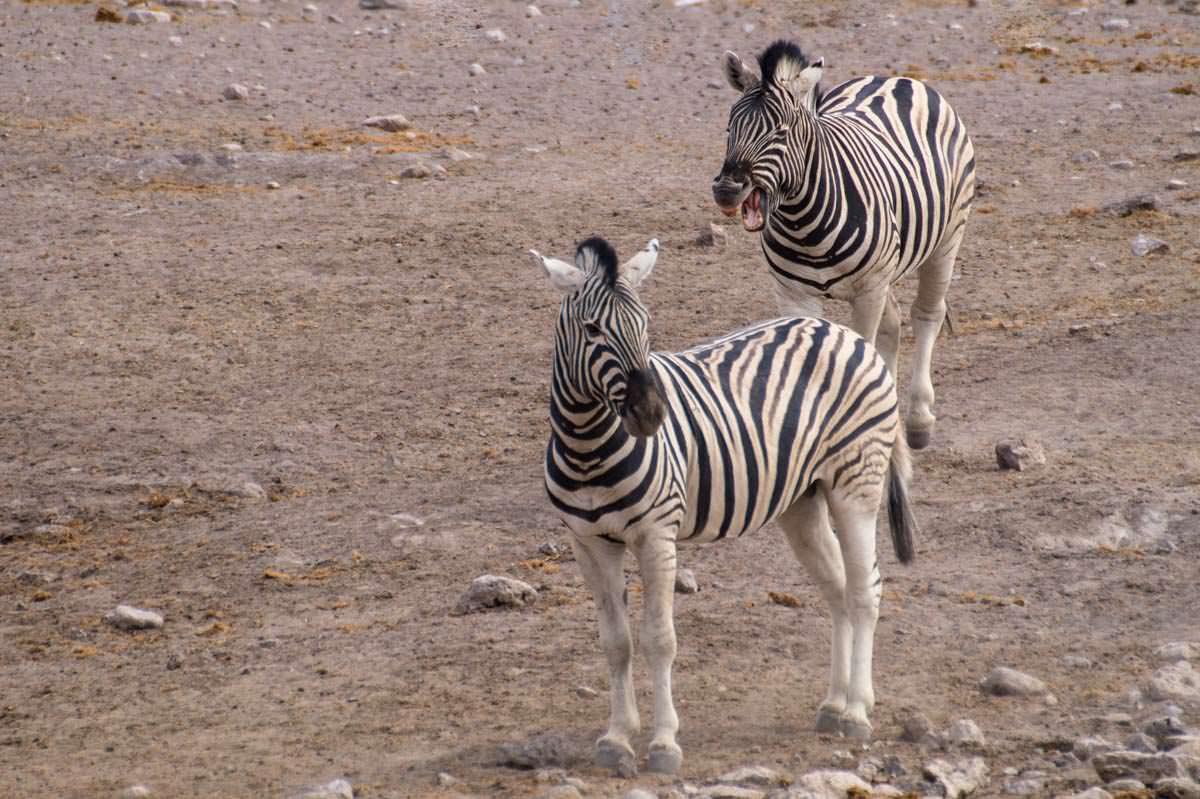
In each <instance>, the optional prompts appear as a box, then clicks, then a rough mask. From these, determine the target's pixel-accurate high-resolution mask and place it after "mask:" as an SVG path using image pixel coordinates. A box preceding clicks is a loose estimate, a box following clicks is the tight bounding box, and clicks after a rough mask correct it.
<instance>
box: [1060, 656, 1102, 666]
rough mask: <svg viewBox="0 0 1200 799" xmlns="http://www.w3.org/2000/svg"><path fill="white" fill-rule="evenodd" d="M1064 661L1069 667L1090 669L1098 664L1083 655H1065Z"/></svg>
mask: <svg viewBox="0 0 1200 799" xmlns="http://www.w3.org/2000/svg"><path fill="white" fill-rule="evenodd" d="M1062 662H1063V665H1064V666H1066V667H1067V668H1068V669H1090V668H1094V667H1095V665H1096V664H1095V663H1093V662H1092V661H1091V659H1090V658H1086V657H1084V656H1083V655H1063V659H1062Z"/></svg>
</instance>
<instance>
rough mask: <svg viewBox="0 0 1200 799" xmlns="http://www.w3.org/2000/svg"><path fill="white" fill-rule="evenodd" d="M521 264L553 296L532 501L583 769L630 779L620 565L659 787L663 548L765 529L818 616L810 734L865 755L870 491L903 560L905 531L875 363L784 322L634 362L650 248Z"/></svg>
mask: <svg viewBox="0 0 1200 799" xmlns="http://www.w3.org/2000/svg"><path fill="white" fill-rule="evenodd" d="M529 252H530V254H531V255H532V256H533V258H534V261H535V262H536V263H537V264H538V265H539V266H541V267H542V268H543V269H544V270H545V273H546V275H547V276H548V277H549V278H550V281H551V283H552V284H553V285H554V286H555V287H557V288H558V289H559V290H560V291H562V292H564V293H565V294H566V297H565V299H563V301H562V306H561V310H560V312H559V316H558V323H557V326H556V328H555V332H554V361H553V373H552V382H551V392H550V414H549V418H550V428H551V432H550V440H549V444H548V446H547V448H546V458H545V484H546V491H547V493H548V495H549V498H550V502H551V504H552V505H553V506H554V507H555V508H556V509H557V511H558V514H559V515H560V517H561V518H562V520H563V522H564V523H565V525H566V526H567V528H569V530H570V532H571V534H572V535H571V541H572V546H573V549H574V553H575V558H576V560H577V561H578V563H579V565H580V570H581V571H582V573H583V577H584V580H585V582H586V583H587V585H588V587H589V589H590V590H591V592H592V594H593V596H594V598H595V600H596V605H597V608H598V611H599V617H600V640H601V644H602V647H603V649H604V652H605V655H606V658H607V661H608V666H609V672H610V718H609V725H608V729H607V732H605V733H604V735H603V736H602V737H601V738H600V739H599V740H598V741H597V743H596V759H597V762H599V763H600V764H601V765H602V766H604V767H606V768H612V769H615V770H616V771H617V773H619V774H625V775H629V774H633V773H636V770H637V769H636V761H635V756H634V752H633V748H632V747H631V745H630V738H631V736H633V735H634V734H635V733H636V732H637V731H638V729H639V718H638V710H637V705H636V703H635V701H634V693H633V682H632V666H631V643H630V631H629V623H628V619H627V594H626V592H625V577H624V572H623V569H622V559H623V557H624V553H625V550H626V549H627V548H628V549H631V550H632V551H633V554H634V555H635V556H636V558H637V561H638V564H639V568H640V571H641V577H642V586H643V595H644V599H645V608H644V612H643V618H642V633H641V642H642V647H643V650H644V652H645V655H646V658H647V661H648V663H649V667H650V670H651V673H652V679H653V685H654V736H653V739H652V741H651V743H650V746H649V757H648V767H649V769H650V770H652V771H659V772H665V773H676V772H677V771H678V769H679V767H680V765H681V764H682V760H683V754H682V750H681V749H680V748H679V746H678V744H677V743H676V740H675V738H676V731H677V730H678V727H679V721H678V717H677V715H676V713H675V707H674V703H673V700H672V696H671V667H672V663H673V661H674V658H675V651H676V642H675V627H674V622H673V620H672V602H673V591H674V585H675V571H676V560H675V553H676V543H677V542H687V543H692V542H712V541H717V540H719V539H725V538H736V537H738V536H741V535H743V534H745V533H748V532H751V531H753V530H756V529H758V528H760V527H762V526H763V525H765V524H767V523H768V522H771V521H777V522H778V523H779V526H780V527H781V528H782V529H783V532H784V534H785V536H786V538H787V540H788V543H789V544H790V545H791V547H792V549H793V550H794V552H795V554H796V556H797V558H798V559H799V560H800V561H801V562H802V563H803V564H804V565H805V567H806V568H807V570H808V571H809V573H810V574H811V576H812V578H813V579H814V580H815V582H816V584H817V586H818V587H819V590H820V591H821V593H822V594H823V596H824V598H825V599H826V601H827V602H828V603H829V607H830V611H831V615H832V617H833V636H832V641H833V643H832V655H831V662H832V665H831V676H830V684H829V691H828V694H827V695H826V697H825V699H824V701H823V702H822V703H821V705H820V709H819V711H818V714H817V723H816V728H817V730H818V731H820V732H824V733H838V732H840V733H842V734H844V735H847V736H851V737H854V738H862V739H866V738H869V737H870V735H871V724H870V721H869V720H868V713H869V712H870V711H871V708H872V706H873V704H874V689H873V687H872V681H871V658H872V647H873V639H874V630H875V623H876V620H877V619H878V616H879V598H880V590H881V589H880V586H881V583H882V578H881V577H880V573H879V563H878V560H877V558H876V553H875V522H876V516H877V513H878V509H879V505H880V501H881V497H882V496H883V494H884V493H885V491H886V494H887V498H888V515H889V519H890V527H891V535H892V544H893V547H894V549H895V552H896V555H897V558H898V559H899V560H900V561H901V562H903V563H908V562H910V561H911V560H912V558H913V538H914V535H915V529H916V523H915V520H914V518H913V515H912V511H911V508H910V505H909V500H908V482H909V479H910V465H909V456H908V450H907V448H906V445H905V442H904V437H903V435H901V430H902V429H903V428H902V425H901V422H900V416H899V410H898V402H897V398H896V390H895V384H894V381H893V379H892V376H891V373H890V372H889V371H888V369H887V366H886V364H885V363H884V362H883V359H882V358H881V357H880V356H879V354H878V353H877V352H876V351H875V349H874V347H873V346H872V345H871V344H870V343H869V342H867V341H866V340H865V339H863V338H862V337H861V336H859V335H857V334H856V333H854V332H853V331H852V330H849V329H848V328H845V327H842V326H840V325H837V324H834V323H833V322H829V321H826V320H822V319H802V318H785V319H776V320H773V321H767V322H762V323H759V324H756V325H753V326H751V327H749V328H746V329H745V330H742V331H740V332H737V333H734V334H732V335H728V336H725V337H724V338H719V339H716V340H715V341H712V342H710V343H707V344H702V345H700V346H697V347H695V348H693V349H689V350H686V351H684V352H679V353H673V354H672V353H654V354H651V353H650V349H649V333H648V324H649V318H650V317H649V313H648V311H647V310H646V307H645V306H644V305H643V304H642V303H641V302H640V301H639V299H638V295H637V289H638V286H639V285H640V284H641V283H642V282H643V281H644V280H645V279H646V277H647V275H649V274H650V272H651V270H652V269H653V267H654V264H655V261H656V260H657V256H658V242H657V240H652V241H651V242H650V244H649V245H648V246H647V247H646V248H645V249H644V250H642V251H641V252H639V253H637V254H636V255H635V256H633V257H632V258H630V259H629V260H628V261H627V262H626V263H624V264H622V265H621V266H618V265H617V256H616V253H615V251H614V250H613V248H612V247H611V246H610V245H609V244H608V243H607V242H606V241H604V240H603V239H601V238H598V237H593V238H589V239H587V240H586V241H584V242H583V243H582V244H580V245H579V246H578V249H577V250H576V253H575V262H574V264H571V263H567V262H565V261H561V260H557V259H554V258H547V257H543V256H542V255H540V254H539V253H538V252H537V251H536V250H530V251H529ZM885 484H886V488H885ZM831 516H832V519H833V522H834V523H836V530H837V532H836V533H835V532H834V527H833V526H832V525H831V521H830V517H831Z"/></svg>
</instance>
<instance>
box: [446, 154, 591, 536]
mask: <svg viewBox="0 0 1200 799" xmlns="http://www.w3.org/2000/svg"><path fill="white" fill-rule="evenodd" d="M437 154H438V156H439V157H441V158H448V159H450V160H451V161H453V162H454V163H456V164H457V163H459V162H461V161H471V160H474V158H475V156H474V155H472V154H471V153H469V152H467V151H466V150H460V149H458V148H457V147H443V148H442V149H441V150H438V152H437ZM543 546H545V545H544V544H543ZM555 546H558V545H557V544H556V545H555ZM566 548H567V549H569V547H566ZM539 551H540V550H539Z"/></svg>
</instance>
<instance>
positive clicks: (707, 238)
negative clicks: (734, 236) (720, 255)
mask: <svg viewBox="0 0 1200 799" xmlns="http://www.w3.org/2000/svg"><path fill="white" fill-rule="evenodd" d="M696 243H697V244H699V245H700V246H702V247H716V248H717V249H722V248H724V247H725V245H726V244H728V243H729V231H728V230H727V229H726V228H725V227H724V226H723V225H718V224H717V223H716V222H709V223H708V230H706V231H704V232H703V233H701V234H700V235H699V236H698V237H697V238H696Z"/></svg>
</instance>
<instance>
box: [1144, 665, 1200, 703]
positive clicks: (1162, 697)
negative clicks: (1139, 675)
mask: <svg viewBox="0 0 1200 799" xmlns="http://www.w3.org/2000/svg"><path fill="white" fill-rule="evenodd" d="M1147 693H1148V694H1149V696H1150V698H1151V699H1153V700H1154V701H1156V702H1180V703H1188V704H1197V705H1200V672H1197V671H1196V670H1195V669H1194V668H1192V664H1191V663H1189V662H1188V661H1186V660H1178V661H1175V662H1174V663H1169V664H1167V665H1166V666H1163V667H1162V668H1160V669H1158V670H1157V671H1155V672H1154V673H1153V674H1152V675H1150V682H1149V685H1148V691H1147Z"/></svg>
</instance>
